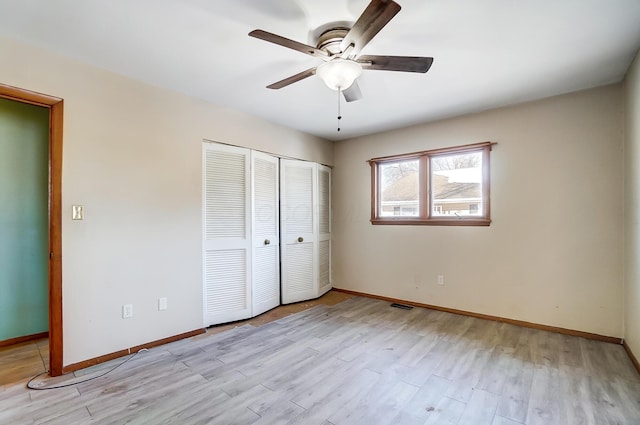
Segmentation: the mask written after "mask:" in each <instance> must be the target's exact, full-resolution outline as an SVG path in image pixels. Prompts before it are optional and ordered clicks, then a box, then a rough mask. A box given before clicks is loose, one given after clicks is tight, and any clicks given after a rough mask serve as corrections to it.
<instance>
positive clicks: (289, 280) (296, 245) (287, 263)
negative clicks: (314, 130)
mask: <svg viewBox="0 0 640 425" xmlns="http://www.w3.org/2000/svg"><path fill="white" fill-rule="evenodd" d="M316 178H317V175H316V164H314V163H311V162H304V161H295V160H288V159H281V160H280V208H281V209H280V213H281V214H282V217H281V222H280V228H281V233H282V241H281V263H282V279H281V282H282V302H283V303H284V304H288V303H293V302H297V301H303V300H308V299H311V298H316V297H317V296H318V278H317V274H318V267H317V249H318V245H317V243H316V242H317V236H316V235H317V226H318V224H317V220H316V214H315V205H316V202H317V201H316V197H317V193H316V190H314V188H315V187H316Z"/></svg>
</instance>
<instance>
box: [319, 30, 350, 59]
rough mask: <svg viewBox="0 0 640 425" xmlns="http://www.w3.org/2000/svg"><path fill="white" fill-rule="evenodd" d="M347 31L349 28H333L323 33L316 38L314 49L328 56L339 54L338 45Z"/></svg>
mask: <svg viewBox="0 0 640 425" xmlns="http://www.w3.org/2000/svg"><path fill="white" fill-rule="evenodd" d="M349 30H350V28H347V27H335V28H329V29H327V30H325V31H323V32H322V34H320V35H319V36H318V41H317V43H316V47H317V48H318V49H320V50H323V51H325V52H327V53H328V54H329V55H335V54H338V53H341V50H340V45H341V44H342V40H344V38H345V36H346V35H347V33H348V32H349Z"/></svg>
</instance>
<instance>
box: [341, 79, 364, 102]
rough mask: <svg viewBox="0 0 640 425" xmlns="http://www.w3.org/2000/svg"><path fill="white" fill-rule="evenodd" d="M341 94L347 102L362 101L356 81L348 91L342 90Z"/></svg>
mask: <svg viewBox="0 0 640 425" xmlns="http://www.w3.org/2000/svg"><path fill="white" fill-rule="evenodd" d="M342 94H343V95H344V99H345V100H346V101H347V102H355V101H356V100H360V99H362V92H361V91H360V86H358V82H357V81H354V82H353V83H352V84H351V85H350V86H349V88H348V89H346V90H342Z"/></svg>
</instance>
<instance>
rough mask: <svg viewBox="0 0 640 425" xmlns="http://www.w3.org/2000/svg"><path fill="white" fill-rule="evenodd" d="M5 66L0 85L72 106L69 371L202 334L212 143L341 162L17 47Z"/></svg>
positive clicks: (68, 142)
mask: <svg viewBox="0 0 640 425" xmlns="http://www.w3.org/2000/svg"><path fill="white" fill-rule="evenodd" d="M0 57H2V66H0V83H3V84H9V85H13V86H17V87H21V88H25V89H29V90H34V91H38V92H42V93H46V94H50V95H53V96H58V97H61V98H64V100H65V111H64V114H65V120H64V162H63V183H62V187H63V189H62V190H63V225H62V241H63V320H64V364H65V365H67V364H71V363H75V362H79V361H82V360H86V359H89V358H93V357H96V356H99V355H103V354H106V353H111V352H114V351H117V350H120V349H123V348H127V347H130V346H133V345H136V344H141V343H144V342H148V341H153V340H157V339H160V338H164V337H168V336H172V335H175V334H179V333H182V332H187V331H191V330H193V329H197V328H201V327H202V324H203V322H202V278H201V275H202V267H201V149H202V140H203V139H210V140H216V141H221V142H226V143H230V144H235V145H240V146H247V147H251V148H256V149H260V150H263V151H267V152H272V153H276V154H280V155H286V156H291V157H295V158H301V159H307V160H313V161H317V162H320V163H324V164H329V165H331V164H332V161H333V144H332V143H330V142H327V141H323V140H321V139H318V138H315V137H311V136H308V135H305V134H302V133H299V132H297V131H293V130H290V129H286V128H283V127H280V126H276V125H273V124H270V123H267V122H265V121H262V120H260V119H257V118H253V117H250V116H247V115H244V114H241V113H238V112H233V111H230V110H227V109H224V108H221V107H217V106H215V105H211V104H207V103H204V102H202V101H198V100H195V99H191V98H188V97H185V96H182V95H179V94H176V93H173V92H170V91H166V90H161V89H158V88H154V87H151V86H148V85H145V84H142V83H140V82H136V81H133V80H130V79H127V78H124V77H121V76H118V75H115V74H112V73H109V72H105V71H102V70H99V69H96V68H93V67H90V66H85V65H83V64H80V63H77V62H74V61H72V60H67V59H63V58H61V57H59V56H57V55H54V54H50V53H46V52H43V51H41V50H39V49H36V48H31V47H27V46H25V45H22V44H20V43H16V42H13V41H9V40H6V39H2V38H0ZM73 204H80V205H84V207H85V215H86V218H85V220H84V221H72V220H71V205H73ZM158 297H167V298H168V303H169V309H168V310H166V311H163V312H158V311H157V298H158ZM126 303H132V304H133V306H134V317H133V318H131V319H127V320H124V319H122V318H121V307H122V305H123V304H126Z"/></svg>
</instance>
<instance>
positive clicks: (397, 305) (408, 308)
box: [391, 303, 413, 310]
mask: <svg viewBox="0 0 640 425" xmlns="http://www.w3.org/2000/svg"><path fill="white" fill-rule="evenodd" d="M391 307H395V308H401V309H403V310H411V309H412V308H413V307H411V306H410V305H404V304H398V303H393V304H391Z"/></svg>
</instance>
